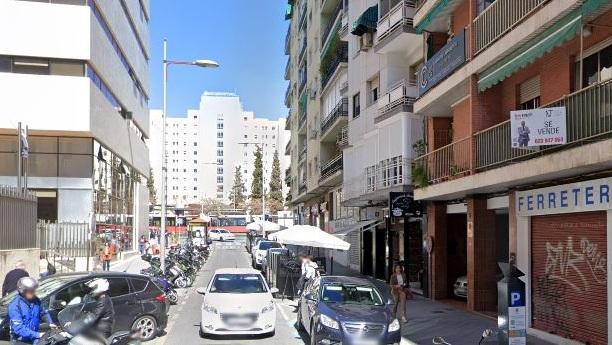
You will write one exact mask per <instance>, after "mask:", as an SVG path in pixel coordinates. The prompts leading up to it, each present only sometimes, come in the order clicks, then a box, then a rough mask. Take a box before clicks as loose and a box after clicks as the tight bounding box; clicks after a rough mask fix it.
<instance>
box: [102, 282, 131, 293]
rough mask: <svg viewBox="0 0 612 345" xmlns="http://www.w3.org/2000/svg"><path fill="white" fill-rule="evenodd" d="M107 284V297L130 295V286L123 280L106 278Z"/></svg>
mask: <svg viewBox="0 0 612 345" xmlns="http://www.w3.org/2000/svg"><path fill="white" fill-rule="evenodd" d="M107 279H108V282H109V284H110V285H109V288H108V295H109V296H110V297H118V296H123V295H127V294H129V293H130V285H128V281H127V279H125V278H107Z"/></svg>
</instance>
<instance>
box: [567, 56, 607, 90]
mask: <svg viewBox="0 0 612 345" xmlns="http://www.w3.org/2000/svg"><path fill="white" fill-rule="evenodd" d="M611 78H612V45H610V46H608V47H606V48H604V49H602V50H600V51H598V52H596V53H594V54H592V55H589V56H588V57H586V58H584V60H583V63H582V85H577V89H580V88H581V87H587V86H589V85H593V84H596V83H599V82H602V81H606V80H608V79H611ZM579 79H580V61H577V62H576V80H579ZM580 86H581V87H580Z"/></svg>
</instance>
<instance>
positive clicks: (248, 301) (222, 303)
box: [197, 268, 278, 337]
mask: <svg viewBox="0 0 612 345" xmlns="http://www.w3.org/2000/svg"><path fill="white" fill-rule="evenodd" d="M197 291H198V293H199V294H201V295H204V301H203V302H202V322H201V323H200V336H202V337H204V336H206V335H230V334H240V335H242V334H269V335H274V330H275V325H276V306H275V304H274V298H273V297H272V294H273V293H277V292H278V289H276V288H272V289H270V288H269V287H268V284H266V281H265V279H264V278H263V276H262V275H261V273H259V271H256V270H254V269H250V268H222V269H218V270H216V271H215V274H214V275H213V277H212V279H211V280H210V283H209V284H208V286H207V287H202V288H198V290H197Z"/></svg>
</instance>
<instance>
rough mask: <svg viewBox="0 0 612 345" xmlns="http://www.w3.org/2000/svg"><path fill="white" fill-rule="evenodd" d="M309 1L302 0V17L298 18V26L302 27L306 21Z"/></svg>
mask: <svg viewBox="0 0 612 345" xmlns="http://www.w3.org/2000/svg"><path fill="white" fill-rule="evenodd" d="M307 3H308V1H302V3H301V5H300V17H299V18H298V27H299V28H301V27H302V25H303V24H304V22H306V12H307V7H306V4H307Z"/></svg>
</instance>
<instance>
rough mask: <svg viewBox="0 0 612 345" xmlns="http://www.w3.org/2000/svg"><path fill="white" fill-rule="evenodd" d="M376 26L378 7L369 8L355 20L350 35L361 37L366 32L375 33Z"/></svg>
mask: <svg viewBox="0 0 612 345" xmlns="http://www.w3.org/2000/svg"><path fill="white" fill-rule="evenodd" d="M376 26H378V5H374V6H372V7H369V8H368V9H367V10H365V12H363V13H362V14H361V15H360V16H359V18H357V20H356V21H355V22H354V23H353V29H352V30H351V33H352V34H353V35H357V36H361V35H363V34H365V33H366V32H374V31H376Z"/></svg>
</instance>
